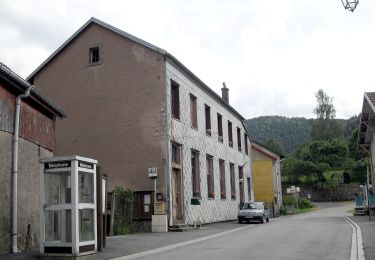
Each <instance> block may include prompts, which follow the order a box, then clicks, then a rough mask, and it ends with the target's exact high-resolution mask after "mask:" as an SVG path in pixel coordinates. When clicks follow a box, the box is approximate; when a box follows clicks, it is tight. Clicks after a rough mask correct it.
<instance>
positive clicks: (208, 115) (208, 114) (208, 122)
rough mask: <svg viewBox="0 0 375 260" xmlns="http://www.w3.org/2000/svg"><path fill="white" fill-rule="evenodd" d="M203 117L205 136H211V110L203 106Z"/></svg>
mask: <svg viewBox="0 0 375 260" xmlns="http://www.w3.org/2000/svg"><path fill="white" fill-rule="evenodd" d="M204 111H205V117H206V134H207V135H209V136H211V108H210V107H209V106H207V105H204Z"/></svg>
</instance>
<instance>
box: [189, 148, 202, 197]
mask: <svg viewBox="0 0 375 260" xmlns="http://www.w3.org/2000/svg"><path fill="white" fill-rule="evenodd" d="M191 176H192V184H193V187H192V188H193V196H194V197H200V196H201V188H200V175H199V152H198V151H195V150H192V151H191Z"/></svg>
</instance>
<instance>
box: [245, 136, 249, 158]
mask: <svg viewBox="0 0 375 260" xmlns="http://www.w3.org/2000/svg"><path fill="white" fill-rule="evenodd" d="M244 139H245V140H244V143H245V153H246V155H248V154H249V148H248V146H247V139H248V138H247V134H245V135H244Z"/></svg>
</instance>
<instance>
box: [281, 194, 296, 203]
mask: <svg viewBox="0 0 375 260" xmlns="http://www.w3.org/2000/svg"><path fill="white" fill-rule="evenodd" d="M283 204H284V205H296V197H294V196H293V195H285V196H283Z"/></svg>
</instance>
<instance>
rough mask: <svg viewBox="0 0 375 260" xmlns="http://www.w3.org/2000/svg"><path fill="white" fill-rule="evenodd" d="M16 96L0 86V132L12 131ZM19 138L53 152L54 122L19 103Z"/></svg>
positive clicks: (37, 111) (28, 106) (32, 108)
mask: <svg viewBox="0 0 375 260" xmlns="http://www.w3.org/2000/svg"><path fill="white" fill-rule="evenodd" d="M15 104H16V96H15V95H13V94H12V93H11V92H9V91H8V90H7V89H5V88H4V87H3V86H2V85H0V130H1V131H7V132H13V131H14V114H15ZM20 136H21V137H23V138H25V139H27V140H29V141H31V142H33V143H36V144H38V145H40V146H43V147H45V148H47V149H48V150H51V151H54V150H55V146H56V144H55V121H54V119H52V118H50V117H48V116H46V115H45V114H43V113H42V112H40V111H39V110H37V109H35V108H34V107H32V106H30V105H29V104H27V103H25V102H24V100H23V101H22V103H21V117H20Z"/></svg>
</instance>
